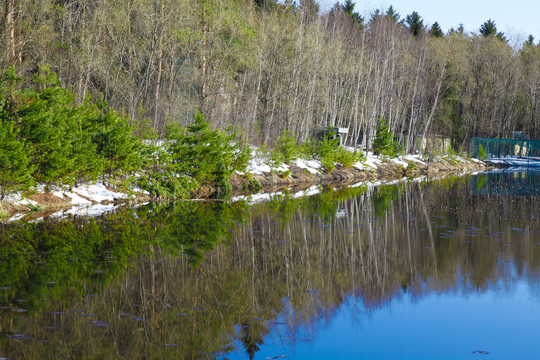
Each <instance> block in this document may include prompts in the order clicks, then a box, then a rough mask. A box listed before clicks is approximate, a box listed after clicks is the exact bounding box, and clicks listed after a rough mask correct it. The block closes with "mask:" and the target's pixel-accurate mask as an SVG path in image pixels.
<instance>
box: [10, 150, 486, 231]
mask: <svg viewBox="0 0 540 360" xmlns="http://www.w3.org/2000/svg"><path fill="white" fill-rule="evenodd" d="M286 168H287V169H288V171H287V173H286V176H284V175H283V173H281V172H279V171H275V169H273V170H272V169H265V170H270V171H257V173H254V174H237V175H234V176H233V177H232V178H231V179H230V184H231V187H232V190H233V192H232V196H249V195H253V194H255V193H259V192H263V193H269V192H276V191H279V190H283V189H284V188H287V189H288V190H289V191H291V192H294V191H303V190H305V189H308V188H310V187H313V186H319V185H333V186H338V187H345V186H350V185H353V184H355V183H358V182H363V181H392V180H400V179H402V178H416V177H422V176H425V177H427V178H433V177H441V176H450V175H455V174H468V173H475V172H479V171H486V170H489V169H491V168H493V167H492V166H490V165H488V164H485V163H484V162H482V161H479V160H475V159H464V158H461V157H457V158H455V159H448V158H440V159H437V160H431V161H429V162H427V163H425V162H423V161H420V160H417V159H413V158H408V159H407V158H404V159H381V160H377V162H376V163H374V164H371V165H370V166H362V167H356V166H352V167H348V168H343V167H336V169H335V170H334V171H333V172H332V173H330V174H324V173H320V172H316V171H314V170H313V169H309V168H308V169H307V168H306V167H300V166H298V165H295V164H293V165H288V166H286ZM254 181H256V182H257V183H258V184H259V185H258V188H257V189H256V191H254V190H253V189H250V183H252V182H254ZM92 187H96V188H98V189H99V191H100V192H99V193H97V191H96V190H95V191H96V193H95V194H92V193H91V191H90V190H89V189H90V188H92ZM77 190H78V191H77ZM214 192H215V189H214V188H213V187H212V186H209V185H204V186H201V187H200V188H199V189H197V190H196V191H195V192H194V193H193V194H192V196H191V198H190V199H187V201H190V200H191V201H197V200H199V201H200V200H208V201H211V200H212V195H213V194H214ZM82 193H84V194H85V195H83V194H82ZM149 201H163V199H156V198H152V197H151V196H150V195H148V194H144V193H140V192H135V193H133V194H130V195H128V194H125V193H122V192H118V191H116V190H115V189H110V188H106V187H105V186H103V185H98V184H96V185H87V186H86V187H82V188H81V189H74V190H72V191H61V190H56V191H52V192H51V191H48V192H45V191H41V192H40V191H39V190H38V191H37V192H36V193H34V194H33V195H31V196H28V197H27V198H24V199H21V200H17V201H3V202H1V203H0V212H3V213H4V217H3V218H2V219H3V220H10V221H12V220H18V219H21V218H30V220H32V219H37V218H43V217H47V216H58V215H57V213H61V214H60V216H71V215H89V216H92V215H96V214H99V213H103V212H105V211H109V210H113V209H115V208H118V207H121V206H134V205H137V204H142V203H146V202H149ZM25 202H26V203H25Z"/></svg>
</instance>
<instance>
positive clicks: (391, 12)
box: [386, 5, 400, 23]
mask: <svg viewBox="0 0 540 360" xmlns="http://www.w3.org/2000/svg"><path fill="white" fill-rule="evenodd" d="M386 15H387V16H388V17H389V18H390V19H392V20H394V22H395V23H398V22H399V18H400V15H399V13H398V12H397V11H396V10H395V9H394V7H393V6H392V5H390V7H389V8H388V9H387V10H386Z"/></svg>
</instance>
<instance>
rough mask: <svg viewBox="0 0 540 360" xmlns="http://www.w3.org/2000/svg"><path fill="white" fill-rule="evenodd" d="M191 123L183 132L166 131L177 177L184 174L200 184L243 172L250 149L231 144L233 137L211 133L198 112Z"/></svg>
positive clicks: (225, 133) (168, 148) (220, 133)
mask: <svg viewBox="0 0 540 360" xmlns="http://www.w3.org/2000/svg"><path fill="white" fill-rule="evenodd" d="M194 120H195V121H194V123H193V124H192V125H190V126H188V127H187V129H186V130H184V129H182V128H181V127H179V126H177V125H170V126H169V127H168V133H167V140H168V146H167V150H168V152H169V153H170V154H171V156H172V167H173V168H174V170H175V171H176V173H180V174H182V173H185V174H187V175H189V176H190V177H192V178H194V179H195V180H196V181H198V182H199V183H209V182H214V181H216V180H220V179H222V178H227V179H228V178H230V176H231V175H232V174H233V173H234V171H244V170H245V169H246V166H247V161H248V160H249V152H248V151H249V149H248V148H247V147H243V146H242V144H240V143H234V140H235V138H236V133H234V132H232V130H231V129H228V131H226V132H221V131H219V130H212V129H211V128H210V125H209V124H208V123H207V122H206V120H205V119H204V116H203V114H202V113H200V112H199V111H197V114H196V115H195V119H194Z"/></svg>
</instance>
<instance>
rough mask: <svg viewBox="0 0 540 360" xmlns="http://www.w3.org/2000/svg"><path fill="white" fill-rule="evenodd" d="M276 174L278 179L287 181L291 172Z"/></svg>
mask: <svg viewBox="0 0 540 360" xmlns="http://www.w3.org/2000/svg"><path fill="white" fill-rule="evenodd" d="M277 174H278V176H279V177H280V178H282V179H287V178H288V177H289V176H291V170H285V171H278V172H277Z"/></svg>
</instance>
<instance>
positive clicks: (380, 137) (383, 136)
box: [372, 117, 403, 157]
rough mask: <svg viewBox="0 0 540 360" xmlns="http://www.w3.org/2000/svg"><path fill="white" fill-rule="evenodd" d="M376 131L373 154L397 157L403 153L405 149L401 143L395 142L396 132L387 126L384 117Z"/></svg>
mask: <svg viewBox="0 0 540 360" xmlns="http://www.w3.org/2000/svg"><path fill="white" fill-rule="evenodd" d="M375 131H376V133H375V139H374V140H373V144H372V149H373V154H375V155H379V154H381V155H385V156H390V157H396V156H398V155H400V154H402V153H403V147H402V146H401V145H400V144H399V142H397V141H395V140H394V132H393V131H392V130H390V127H389V126H388V125H386V122H385V120H384V119H383V118H382V117H381V118H380V120H379V123H378V124H377V127H376V128H375Z"/></svg>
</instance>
